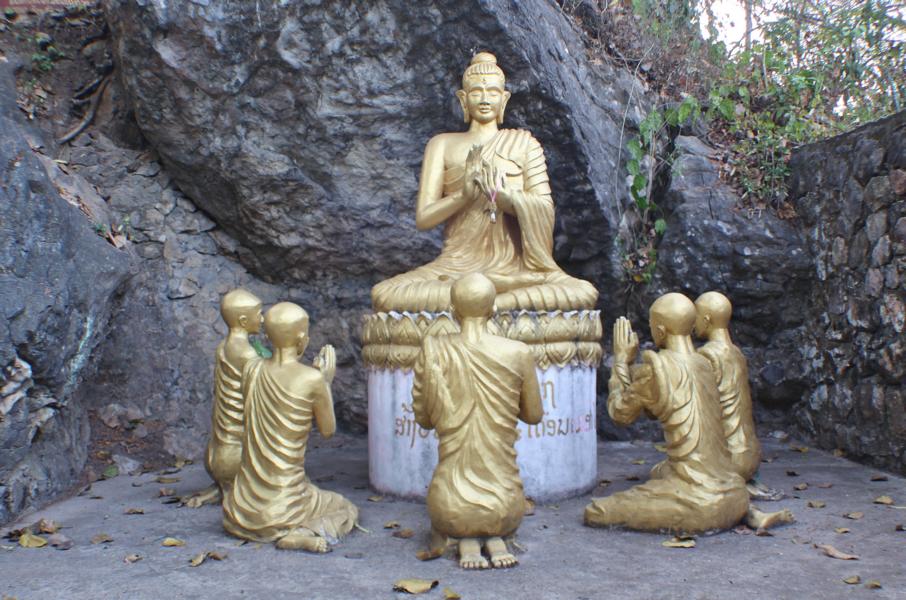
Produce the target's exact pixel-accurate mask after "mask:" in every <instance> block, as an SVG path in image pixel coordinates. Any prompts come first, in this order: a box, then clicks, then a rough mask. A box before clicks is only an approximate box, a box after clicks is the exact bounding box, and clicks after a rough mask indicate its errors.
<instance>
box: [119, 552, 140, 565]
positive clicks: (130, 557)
mask: <svg viewBox="0 0 906 600" xmlns="http://www.w3.org/2000/svg"><path fill="white" fill-rule="evenodd" d="M141 559H142V555H141V554H127V555H126V556H125V558H123V562H124V563H126V564H129V565H131V564H132V563H137V562H138V561H140V560H141Z"/></svg>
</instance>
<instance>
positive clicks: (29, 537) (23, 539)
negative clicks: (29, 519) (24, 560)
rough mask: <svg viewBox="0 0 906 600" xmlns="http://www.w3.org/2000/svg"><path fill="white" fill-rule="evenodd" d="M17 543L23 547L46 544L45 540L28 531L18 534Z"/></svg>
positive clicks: (39, 546)
mask: <svg viewBox="0 0 906 600" xmlns="http://www.w3.org/2000/svg"><path fill="white" fill-rule="evenodd" d="M19 545H20V546H22V547H23V548H43V547H44V546H46V545H47V540H45V539H44V538H42V537H41V536H40V535H35V534H33V533H32V532H30V531H23V532H22V535H20V536H19Z"/></svg>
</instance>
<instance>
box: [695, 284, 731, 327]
mask: <svg viewBox="0 0 906 600" xmlns="http://www.w3.org/2000/svg"><path fill="white" fill-rule="evenodd" d="M695 311H696V313H697V316H696V318H695V335H697V336H698V337H700V338H707V337H709V334H710V333H711V332H712V331H714V330H715V329H727V328H728V327H729V326H730V317H732V316H733V305H732V304H730V299H729V298H727V297H726V296H724V295H723V294H721V293H720V292H705V293H704V294H702V295H701V296H699V297H698V298H697V299H696V300H695Z"/></svg>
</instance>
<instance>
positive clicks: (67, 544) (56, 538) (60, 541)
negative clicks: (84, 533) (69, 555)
mask: <svg viewBox="0 0 906 600" xmlns="http://www.w3.org/2000/svg"><path fill="white" fill-rule="evenodd" d="M47 543H48V544H50V545H51V546H53V547H54V548H56V549H57V550H69V549H70V548H72V540H71V539H69V538H68V537H66V536H65V535H63V534H62V533H54V534H51V535H50V536H49V537H48V538H47Z"/></svg>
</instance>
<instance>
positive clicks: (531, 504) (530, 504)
mask: <svg viewBox="0 0 906 600" xmlns="http://www.w3.org/2000/svg"><path fill="white" fill-rule="evenodd" d="M534 514H535V501H534V500H532V499H531V498H526V499H525V510H524V511H523V512H522V515H523V516H525V517H531V516H532V515H534Z"/></svg>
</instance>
